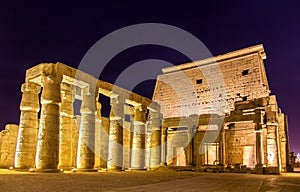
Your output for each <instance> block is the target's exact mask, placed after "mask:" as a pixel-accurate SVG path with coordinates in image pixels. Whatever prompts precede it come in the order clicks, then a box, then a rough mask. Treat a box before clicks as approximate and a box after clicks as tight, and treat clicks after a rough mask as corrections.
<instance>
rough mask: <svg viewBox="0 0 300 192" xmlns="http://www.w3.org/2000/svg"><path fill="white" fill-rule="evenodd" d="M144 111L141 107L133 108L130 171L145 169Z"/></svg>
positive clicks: (144, 108)
mask: <svg viewBox="0 0 300 192" xmlns="http://www.w3.org/2000/svg"><path fill="white" fill-rule="evenodd" d="M146 110H147V108H146V107H144V106H142V105H140V106H135V107H134V117H133V133H132V148H131V166H130V167H131V169H145V152H146V151H145V144H146V140H145V138H146V130H145V122H146Z"/></svg>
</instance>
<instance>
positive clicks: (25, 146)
mask: <svg viewBox="0 0 300 192" xmlns="http://www.w3.org/2000/svg"><path fill="white" fill-rule="evenodd" d="M40 90H41V87H40V86H39V85H37V84H34V83H30V82H27V83H24V84H23V85H22V92H23V95H22V100H21V104H20V110H21V116H20V125H19V132H18V138H17V146H16V154H15V169H29V168H33V167H34V166H35V154H36V144H37V132H38V127H39V126H38V112H39V110H40V103H39V96H38V94H39V93H40Z"/></svg>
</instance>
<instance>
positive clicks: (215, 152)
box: [203, 143, 219, 165]
mask: <svg viewBox="0 0 300 192" xmlns="http://www.w3.org/2000/svg"><path fill="white" fill-rule="evenodd" d="M203 147H204V152H205V153H204V158H205V160H204V162H205V165H217V164H218V163H219V143H205V144H204V146H203Z"/></svg>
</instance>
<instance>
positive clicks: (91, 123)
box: [77, 93, 96, 171]
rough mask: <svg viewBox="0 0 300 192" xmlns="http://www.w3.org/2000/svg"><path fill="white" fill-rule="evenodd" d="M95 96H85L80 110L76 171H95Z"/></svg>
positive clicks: (91, 94)
mask: <svg viewBox="0 0 300 192" xmlns="http://www.w3.org/2000/svg"><path fill="white" fill-rule="evenodd" d="M95 101H96V100H95V95H94V93H90V94H86V95H84V96H83V98H82V104H81V108H80V113H81V121H80V130H79V140H78V152H77V170H78V171H96V170H94V163H95V153H94V151H95V110H96V109H95V105H96V104H95Z"/></svg>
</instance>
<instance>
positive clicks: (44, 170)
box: [29, 168, 64, 173]
mask: <svg viewBox="0 0 300 192" xmlns="http://www.w3.org/2000/svg"><path fill="white" fill-rule="evenodd" d="M29 172H31V173H63V172H64V170H63V169H35V168H30V169H29Z"/></svg>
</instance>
